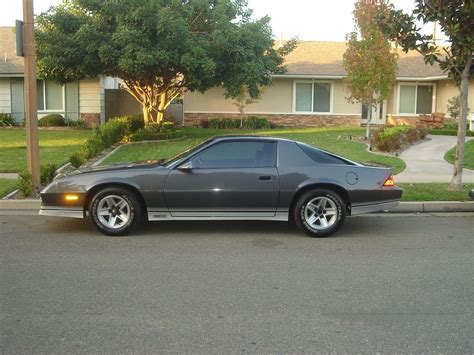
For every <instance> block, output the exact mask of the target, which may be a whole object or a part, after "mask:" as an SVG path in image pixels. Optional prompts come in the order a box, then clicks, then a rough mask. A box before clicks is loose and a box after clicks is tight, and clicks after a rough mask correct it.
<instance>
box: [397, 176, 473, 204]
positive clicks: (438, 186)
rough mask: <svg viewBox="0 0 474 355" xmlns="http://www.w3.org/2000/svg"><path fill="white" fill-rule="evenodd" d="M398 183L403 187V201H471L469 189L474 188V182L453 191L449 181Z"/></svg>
mask: <svg viewBox="0 0 474 355" xmlns="http://www.w3.org/2000/svg"><path fill="white" fill-rule="evenodd" d="M396 181H397V177H395V182H396ZM397 185H398V186H400V187H401V188H402V189H403V195H402V201H469V190H470V189H474V184H464V185H463V186H462V188H461V190H460V191H451V190H450V188H449V184H447V183H433V182H430V183H415V184H412V183H397Z"/></svg>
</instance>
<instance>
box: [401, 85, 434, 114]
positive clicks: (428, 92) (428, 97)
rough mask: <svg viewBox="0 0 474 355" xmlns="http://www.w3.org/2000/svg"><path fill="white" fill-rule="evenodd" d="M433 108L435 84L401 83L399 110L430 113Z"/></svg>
mask: <svg viewBox="0 0 474 355" xmlns="http://www.w3.org/2000/svg"><path fill="white" fill-rule="evenodd" d="M432 110H433V85H400V99H399V105H398V112H399V113H405V114H430V113H431V112H432Z"/></svg>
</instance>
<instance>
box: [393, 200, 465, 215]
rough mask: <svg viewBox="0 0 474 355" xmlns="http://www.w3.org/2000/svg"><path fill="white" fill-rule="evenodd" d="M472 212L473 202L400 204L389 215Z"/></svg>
mask: <svg viewBox="0 0 474 355" xmlns="http://www.w3.org/2000/svg"><path fill="white" fill-rule="evenodd" d="M431 212H474V201H464V202H460V201H419V202H418V201H416V202H400V204H399V205H398V206H397V208H394V209H393V210H390V211H389V213H431Z"/></svg>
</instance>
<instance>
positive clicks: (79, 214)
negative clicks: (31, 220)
mask: <svg viewBox="0 0 474 355" xmlns="http://www.w3.org/2000/svg"><path fill="white" fill-rule="evenodd" d="M39 215H40V216H49V217H68V218H84V210H83V209H76V208H65V207H64V208H63V207H41V209H40V211H39Z"/></svg>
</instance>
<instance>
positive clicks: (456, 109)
mask: <svg viewBox="0 0 474 355" xmlns="http://www.w3.org/2000/svg"><path fill="white" fill-rule="evenodd" d="M447 111H448V113H449V116H451V117H452V118H454V119H458V118H459V116H460V115H461V96H460V95H458V96H453V97H452V98H450V99H449V100H448V105H447ZM467 112H468V113H469V106H468V107H467Z"/></svg>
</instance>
